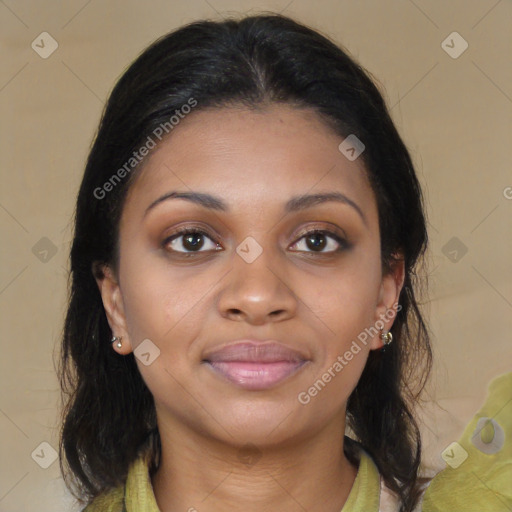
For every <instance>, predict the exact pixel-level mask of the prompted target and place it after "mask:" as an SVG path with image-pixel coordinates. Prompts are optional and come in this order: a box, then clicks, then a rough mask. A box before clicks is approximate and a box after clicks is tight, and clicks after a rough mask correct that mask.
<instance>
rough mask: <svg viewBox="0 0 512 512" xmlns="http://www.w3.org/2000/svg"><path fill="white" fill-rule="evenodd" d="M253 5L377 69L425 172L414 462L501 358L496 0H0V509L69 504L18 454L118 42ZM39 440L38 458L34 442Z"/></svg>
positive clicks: (511, 43)
mask: <svg viewBox="0 0 512 512" xmlns="http://www.w3.org/2000/svg"><path fill="white" fill-rule="evenodd" d="M262 10H272V11H276V12H282V13H284V14H287V15H290V16H293V17H296V18H297V19H298V20H300V21H303V22H305V23H307V24H310V25H312V26H314V27H316V28H317V29H319V30H321V31H323V32H324V33H325V34H327V35H329V36H331V37H332V38H334V39H335V40H336V41H338V42H340V43H342V44H344V45H345V46H346V47H347V48H348V49H349V50H350V51H351V52H352V54H353V55H354V56H355V57H356V58H357V59H359V61H360V62H361V63H362V64H363V66H365V67H366V68H367V69H369V70H370V71H371V72H372V74H373V75H374V76H376V77H377V78H378V79H379V81H380V83H381V85H382V87H383V88H384V89H385V91H386V98H387V101H388V102H389V105H390V106H392V115H393V118H394V120H395V121H396V123H397V124H398V127H399V130H400V132H401V133H402V135H403V137H404V139H405V141H406V143H407V145H408V147H409V148H410V150H411V153H412V156H413V158H414V161H415V163H416V165H417V169H418V173H419V174H420V177H421V180H422V182H423V184H424V186H425V192H426V195H427V198H428V214H429V219H430V236H431V242H432V245H431V251H430V253H429V273H430V300H429V301H427V304H426V307H427V309H428V310H429V311H430V318H431V328H432V331H433V334H434V339H433V343H434V352H435V357H436V363H435V372H434V374H433V380H432V389H433V391H432V393H433V397H434V398H435V399H436V400H437V405H436V404H435V403H434V402H433V401H430V402H428V403H427V404H426V405H425V410H424V412H423V418H424V424H423V427H422V429H423V431H424V434H425V456H426V462H427V463H428V465H429V466H430V467H431V468H434V469H440V468H442V467H444V462H443V460H442V459H441V457H440V453H441V451H442V450H443V449H444V448H445V447H446V446H447V445H448V444H449V443H450V442H452V441H453V440H455V439H457V437H458V436H459V435H460V433H461V432H462V429H463V427H464V425H465V423H466V422H467V421H468V420H469V419H470V418H471V417H472V415H473V414H474V413H475V412H476V411H477V410H478V408H479V406H480V405H481V403H482V401H483V399H484V398H485V393H486V389H487V385H488V383H489V381H490V380H491V379H492V378H493V377H494V376H496V375H498V374H501V373H503V372H505V371H510V369H511V363H512V356H511V348H510V347H511V334H510V333H511V330H512V329H511V328H512V321H511V313H512V276H511V266H510V262H511V261H512V259H511V255H512V223H511V222H510V218H511V214H512V172H511V167H510V164H511V158H510V155H511V152H510V151H511V148H510V142H511V138H510V136H511V133H512V130H511V128H512V87H511V84H512V67H511V66H510V55H511V54H512V38H511V35H510V34H511V31H510V27H511V26H512V2H510V1H509V0H501V1H496V0H480V1H476V0H472V1H462V0H458V1H451V2H446V1H444V0H433V1H426V0H424V1H423V0H416V1H415V2H413V1H406V0H385V1H378V0H374V1H360V0H359V1H356V0H344V1H342V0H323V1H319V2H311V1H306V0H292V1H290V0H275V1H270V0H269V1H267V2H261V1H259V2H258V1H249V0H238V1H235V0H192V1H187V2H177V1H167V2H165V1H163V0H160V1H156V0H154V1H149V2H136V1H127V2H121V1H108V2H100V1H97V0H92V1H89V2H88V1H87V0H73V1H68V2H58V1H56V0H52V1H45V2H37V1H35V0H26V1H14V0H5V1H2V2H0V27H1V33H2V38H1V52H2V63H3V65H2V67H1V68H0V106H1V110H2V124H1V134H0V141H1V151H0V159H1V165H0V169H1V171H0V172H1V173H2V174H1V180H0V182H1V188H0V226H1V232H2V243H1V245H0V247H1V249H0V250H1V253H0V256H1V268H0V315H1V322H0V326H1V327H0V329H1V334H0V340H1V349H2V350H1V358H0V376H1V389H2V393H1V396H0V434H1V447H0V511H1V512H22V511H23V512H26V511H32V510H34V511H35V510H37V511H39V512H44V511H61V510H71V501H70V500H69V497H67V495H66V492H65V491H64V490H63V487H62V480H61V478H60V474H59V469H58V461H55V462H53V464H51V465H50V466H49V467H48V469H43V468H41V467H40V466H39V465H38V464H37V463H36V462H35V460H33V458H32V457H31V454H32V453H33V452H34V450H36V448H38V447H39V446H40V444H41V443H42V442H47V443H49V444H50V445H51V446H53V447H54V448H56V447H57V427H58V424H57V405H58V401H59V390H58V385H57V380H56V376H55V372H54V366H53V360H52V352H53V351H54V350H55V348H56V347H57V345H58V342H59V336H60V332H61V326H62V320H63V315H64V310H65V300H66V278H65V276H66V267H67V254H68V249H69V242H70V238H71V230H70V219H71V215H72V211H73V207H74V199H75V194H76V191H77V187H78V185H79V182H80V179H81V175H82V172H83V168H84V162H85V158H86V155H87V152H88V149H89V146H90V143H91V141H92V137H93V135H94V132H95V130H96V126H97V123H98V121H99V118H100V113H101V110H102V107H103V104H104V101H105V99H106V97H107V94H108V93H109V91H110V90H111V88H112V87H113V85H114V83H115V81H116V79H117V78H118V77H119V76H120V74H121V73H122V71H123V70H124V69H125V67H126V66H127V65H128V64H129V63H130V62H131V61H132V60H133V59H134V58H135V56H136V55H138V53H139V52H140V51H141V50H142V49H143V48H144V47H145V46H146V45H148V44H149V43H150V42H152V41H153V40H154V39H156V38H157V37H159V36H160V35H162V34H164V33H166V32H168V31H170V30H171V29H173V28H175V27H177V26H179V25H181V24H183V23H186V22H189V21H192V20H194V19H197V18H202V17H209V18H212V19H218V18H220V17H221V16H225V15H227V14H232V13H234V14H236V13H239V12H251V13H256V12H260V11H262ZM44 31H46V32H48V33H50V34H51V36H52V37H53V38H54V39H55V40H56V41H57V42H58V49H57V50H56V51H55V52H54V53H53V54H52V55H51V56H50V57H49V58H47V59H43V58H41V57H40V56H39V55H38V53H36V52H35V51H34V50H33V49H32V48H31V43H32V41H34V40H36V42H37V41H39V40H40V38H39V39H37V38H38V36H39V34H41V33H42V32H44ZM453 31H456V32H458V33H459V34H460V35H461V36H462V37H463V38H464V40H466V41H467V43H468V44H469V47H468V48H467V50H466V51H465V52H464V53H462V54H461V55H460V56H459V57H458V58H456V59H454V58H452V57H450V56H449V55H448V54H447V53H446V52H445V51H444V50H443V48H442V46H441V43H442V42H443V40H445V39H446V38H447V36H448V35H449V34H451V33H452V32H453ZM507 33H508V34H509V35H508V36H507ZM448 41H450V39H448ZM448 44H450V45H452V43H451V42H450V43H448ZM452 46H454V51H456V50H458V49H460V48H461V46H460V44H459V42H454V43H453V45H452ZM43 237H46V238H48V239H49V240H50V241H51V244H54V246H55V249H56V251H57V252H56V254H55V255H53V254H52V252H51V250H50V252H48V253H44V250H45V249H48V248H49V247H50V249H51V245H50V243H49V242H48V241H47V240H43V241H42V242H41V241H40V240H41V239H42V238H43ZM453 237H457V238H458V239H459V240H460V241H461V243H463V244H464V246H465V247H466V248H467V253H466V254H464V255H463V256H462V257H461V254H462V252H461V251H460V249H456V250H457V251H458V253H457V257H458V258H459V259H458V261H456V262H453V261H451V259H450V258H453V257H454V256H455V253H453V252H452V253H451V254H450V251H452V250H453V247H451V246H448V249H447V248H444V247H445V244H447V243H448V242H449V241H450V240H451V239H452V238H453ZM451 243H454V242H453V241H452V242H451ZM36 244H39V245H36ZM34 246H35V249H34ZM443 248H444V249H443ZM45 260H46V261H45ZM42 449H43V451H44V453H45V456H44V457H45V460H48V461H49V460H50V459H48V457H49V455H48V454H49V453H50V452H49V449H48V447H45V446H43V447H42ZM45 450H46V451H45ZM35 453H39V454H40V453H41V448H38V449H37V450H36V452H35ZM34 458H37V457H35V456H34ZM39 460H42V459H41V457H40V458H39Z"/></svg>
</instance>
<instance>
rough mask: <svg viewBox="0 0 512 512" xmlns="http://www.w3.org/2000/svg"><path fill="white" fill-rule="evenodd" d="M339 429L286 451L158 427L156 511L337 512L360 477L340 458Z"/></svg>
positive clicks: (335, 426) (327, 430)
mask: <svg viewBox="0 0 512 512" xmlns="http://www.w3.org/2000/svg"><path fill="white" fill-rule="evenodd" d="M342 423H343V425H340V422H339V420H338V421H336V422H332V424H330V425H327V427H326V428H325V429H324V430H323V431H322V432H321V433H315V435H312V436H311V437H310V438H308V439H302V440H301V441H300V442H298V441H297V442H295V443H291V444H289V445H287V446H286V447H283V446H282V445H281V446H279V447H277V446H269V445H266V446H263V447H261V449H260V448H258V447H256V446H254V445H249V444H248V445H246V446H245V447H244V448H239V447H236V446H231V445H226V444H225V443H221V442H220V441H218V440H215V439H211V438H205V437H203V436H201V435H199V434H197V433H191V431H190V430H186V432H183V431H182V429H181V428H180V427H179V425H175V424H172V422H170V423H167V425H159V429H160V436H161V444H162V451H161V457H160V465H159V467H158V470H157V471H156V472H155V474H154V475H153V477H152V484H153V490H154V493H155V497H156V501H157V503H158V507H159V508H160V510H162V512H175V511H184V510H187V511H190V512H194V510H197V511H199V512H216V511H225V510H229V509H233V507H234V506H236V509H238V510H244V511H247V512H260V511H261V510H280V511H281V512H291V511H292V510H293V511H296V510H298V509H302V510H307V511H308V512H320V511H321V512H339V511H340V510H341V509H342V507H343V505H344V503H345V502H346V500H347V498H348V495H349V493H350V489H351V488H352V485H353V483H354V480H355V477H356V474H357V468H356V467H354V466H353V465H352V464H351V463H350V462H349V460H348V459H347V458H346V456H345V454H344V452H343V435H342V434H341V433H342V432H344V421H343V422H342ZM162 427H163V428H162ZM178 440H179V442H178ZM242 444H243V443H242Z"/></svg>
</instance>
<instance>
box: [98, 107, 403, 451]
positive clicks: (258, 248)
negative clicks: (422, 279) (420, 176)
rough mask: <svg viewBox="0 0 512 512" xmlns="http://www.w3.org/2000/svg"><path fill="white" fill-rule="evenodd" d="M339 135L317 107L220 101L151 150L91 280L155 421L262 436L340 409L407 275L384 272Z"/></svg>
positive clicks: (280, 437) (314, 422) (340, 414)
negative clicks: (113, 255)
mask: <svg viewBox="0 0 512 512" xmlns="http://www.w3.org/2000/svg"><path fill="white" fill-rule="evenodd" d="M342 140H343V138H341V137H339V136H338V135H335V134H334V133H333V132H332V131H331V130H329V129H328V128H327V127H326V126H325V125H324V124H322V122H321V121H320V119H319V118H318V117H317V116H316V115H315V114H314V113H312V112H310V111H306V110H298V109H293V108H292V107H289V106H275V105H274V106H272V107H269V108H266V109H265V110H261V111H257V112H255V111H249V110H242V109H235V108H229V109H227V108H226V109H217V110H206V111H197V112H194V113H192V114H190V115H189V116H188V117H186V118H185V119H184V120H182V121H181V122H180V124H179V125H178V126H177V127H175V128H174V130H173V131H172V133H171V135H170V137H169V138H168V139H167V140H166V141H164V142H163V143H162V145H161V146H160V147H159V148H157V149H154V150H153V152H152V154H150V155H149V157H148V158H149V160H148V161H147V162H146V166H145V167H144V169H143V171H142V172H141V174H140V175H139V176H138V177H137V179H136V181H135V182H134V184H133V185H132V187H131V189H130V191H129V194H128V197H127V200H126V203H125V206H124V210H123V214H122V218H121V222H120V262H119V268H118V274H117V275H115V276H114V275H113V274H112V273H111V272H107V277H106V278H104V279H103V280H101V281H98V284H99V286H100V289H101V292H102V296H103V301H104V304H105V308H106V311H107V315H108V319H109V322H110V325H111V327H112V331H113V332H114V334H115V335H117V336H123V346H122V348H117V347H116V345H115V344H114V345H113V348H114V350H117V351H118V352H119V353H120V354H128V353H129V352H131V351H133V350H135V355H136V356H137V357H136V361H137V365H138V368H139V370H140V373H141V374H142V377H143V379H144V381H145V382H146V384H147V386H148V387H149V389H150V390H151V393H152V394H153V396H154V399H155V404H156V408H157V414H158V419H159V427H160V429H162V428H168V429H172V430H173V431H176V429H185V430H193V431H194V432H195V433H196V434H197V433H200V435H203V436H205V435H206V436H209V437H212V438H216V439H219V440H222V441H225V442H230V443H240V444H245V443H247V442H252V443H255V444H257V445H260V446H263V445H265V444H266V443H275V442H280V441H281V442H284V440H290V439H299V438H301V437H305V436H308V435H314V434H315V433H316V432H318V431H319V430H320V429H322V428H323V427H325V426H326V425H327V424H331V425H332V424H333V423H332V422H336V423H337V424H341V423H340V422H344V418H345V404H346V401H347V399H348V397H349V395H350V393H351V392H352V390H353V389H354V387H355V386H356V384H357V381H358V379H359V377H360V375H361V372H362V370H363V368H364V365H365V362H366V359H367V356H368V353H369V350H371V349H376V348H380V347H381V346H382V342H381V340H380V337H379V336H378V335H375V334H374V333H375V329H373V330H370V331H366V339H365V335H364V333H365V329H370V328H371V327H374V326H375V324H376V322H377V329H378V328H379V327H382V320H383V323H384V328H385V329H389V328H390V326H391V324H392V320H390V317H391V316H392V315H389V314H386V315H385V313H386V312H388V313H389V311H390V308H391V307H392V306H393V304H394V303H395V302H396V301H397V299H398V294H399V291H400V288H401V285H402V281H401V279H402V278H401V275H402V274H401V270H400V269H397V270H396V271H395V272H394V274H390V275H387V276H383V275H382V272H381V255H380V236H379V225H378V212H377V206H376V201H375V197H374V194H373V192H372V189H371V188H370V185H369V183H368V180H367V178H366V176H365V172H364V169H363V163H362V160H361V158H357V159H356V160H354V161H351V160H349V159H347V158H346V157H345V156H344V154H342V153H341V152H340V150H339V149H338V146H339V144H340V143H341V142H342ZM171 193H176V194H184V196H182V197H172V196H171ZM323 194H330V195H331V199H329V197H328V196H325V197H323V199H322V195H323ZM334 195H336V197H337V200H335V199H333V197H334ZM317 196H318V197H317ZM182 228H187V229H189V230H190V232H189V233H185V234H183V233H182V234H179V233H177V230H178V229H182ZM314 230H316V231H320V233H311V231H314ZM308 233H309V235H308ZM379 320H381V322H378V321H379ZM368 332H370V333H371V335H369V334H368ZM358 337H359V338H358ZM244 340H245V342H244ZM268 340H272V341H273V342H275V344H273V343H272V342H270V341H268ZM363 340H364V341H363ZM220 349H223V350H220ZM315 390H316V391H315Z"/></svg>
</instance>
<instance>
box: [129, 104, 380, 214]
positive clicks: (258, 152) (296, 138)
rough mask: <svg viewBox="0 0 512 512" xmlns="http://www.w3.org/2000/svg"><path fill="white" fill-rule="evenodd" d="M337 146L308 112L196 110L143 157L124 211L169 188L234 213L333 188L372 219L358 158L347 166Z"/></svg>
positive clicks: (283, 107)
mask: <svg viewBox="0 0 512 512" xmlns="http://www.w3.org/2000/svg"><path fill="white" fill-rule="evenodd" d="M342 140H343V137H341V136H340V135H338V134H336V133H335V132H334V131H332V129H331V128H330V127H328V126H327V125H326V124H325V123H324V122H323V121H322V119H321V118H320V117H319V116H318V115H317V114H316V113H315V112H314V111H312V110H306V109H298V108H294V107H291V106H289V105H275V104H274V105H271V106H268V107H265V108H262V109H258V110H248V109H245V108H235V107H230V108H217V109H205V110H199V111H195V112H192V113H191V114H189V115H188V116H186V117H185V118H184V119H183V120H181V121H180V123H179V124H178V125H176V126H175V127H174V129H173V131H172V132H171V133H170V135H169V136H168V137H167V139H164V140H163V142H162V143H160V145H159V147H158V148H157V149H154V150H153V152H152V153H151V154H150V155H149V157H146V158H148V160H147V161H146V162H145V164H144V167H143V169H142V171H141V172H140V174H139V176H137V179H136V180H135V182H134V183H133V184H132V186H131V189H130V192H129V195H128V200H127V206H128V204H129V205H131V206H130V208H136V209H140V208H143V207H144V206H147V205H148V204H149V203H151V202H152V201H154V200H155V199H156V198H157V197H159V196H160V195H162V194H165V193H168V192H169V191H171V190H180V191H190V190H194V191H199V192H208V193H210V194H215V195H218V196H220V197H222V198H223V199H224V200H225V202H226V203H228V204H232V205H233V208H234V209H235V208H237V207H241V206H244V207H247V206H248V205H252V206H254V205H256V204H258V205H260V207H263V206H265V205H267V206H269V207H270V206H272V205H273V204H278V203H280V204H282V203H283V202H286V201H287V199H288V198H289V197H291V196H295V195H300V194H305V193H316V192H319V191H322V192H326V191H332V190H337V191H340V192H342V193H344V194H346V195H348V196H350V197H351V198H352V199H353V200H354V201H356V202H358V203H363V204H362V205H361V207H362V208H363V206H364V208H365V209H366V210H368V209H369V210H374V211H370V212H369V214H370V215H373V214H376V211H375V209H376V205H375V200H374V196H373V191H372V190H371V187H370V185H369V182H368V179H367V176H366V170H365V168H364V164H363V162H362V159H360V158H358V159H356V160H355V161H349V160H348V159H347V158H346V157H345V156H344V155H343V154H342V153H341V152H340V151H339V149H338V146H339V144H340V142H341V141H342Z"/></svg>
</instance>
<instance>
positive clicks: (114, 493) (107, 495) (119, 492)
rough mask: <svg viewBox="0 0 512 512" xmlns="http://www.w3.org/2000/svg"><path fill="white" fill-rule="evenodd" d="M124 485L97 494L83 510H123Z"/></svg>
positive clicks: (98, 511)
mask: <svg viewBox="0 0 512 512" xmlns="http://www.w3.org/2000/svg"><path fill="white" fill-rule="evenodd" d="M123 509H124V486H120V487H116V488H114V489H110V490H109V491H106V492H104V493H102V494H100V495H98V496H96V497H95V498H94V499H93V500H92V501H91V502H90V503H89V504H88V505H87V506H86V507H85V508H84V509H83V510H82V512H123Z"/></svg>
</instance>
